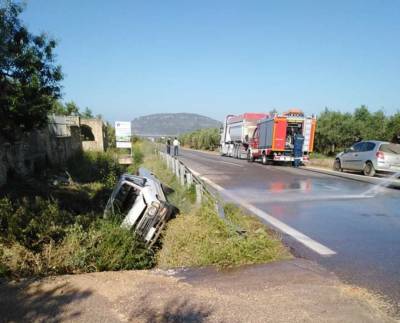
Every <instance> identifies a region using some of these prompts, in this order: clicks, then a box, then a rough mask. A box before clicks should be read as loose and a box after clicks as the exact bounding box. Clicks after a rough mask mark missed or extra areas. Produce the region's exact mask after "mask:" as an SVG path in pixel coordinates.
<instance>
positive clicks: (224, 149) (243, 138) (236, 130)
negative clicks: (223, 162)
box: [220, 113, 268, 158]
mask: <svg viewBox="0 0 400 323" xmlns="http://www.w3.org/2000/svg"><path fill="white" fill-rule="evenodd" d="M267 116H268V114H267V113H244V114H241V115H238V116H235V115H228V116H227V117H226V118H225V121H224V123H223V125H222V129H221V142H220V153H221V155H222V156H229V157H234V158H246V157H247V150H248V147H249V140H250V138H251V137H252V135H253V133H254V130H255V129H256V127H257V122H258V121H259V120H262V119H264V118H266V117H267Z"/></svg>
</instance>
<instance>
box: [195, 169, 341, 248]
mask: <svg viewBox="0 0 400 323" xmlns="http://www.w3.org/2000/svg"><path fill="white" fill-rule="evenodd" d="M189 170H190V171H191V172H192V173H193V174H194V175H196V176H198V177H199V178H201V179H202V180H203V181H204V182H206V183H208V184H209V185H210V186H212V187H214V188H215V189H216V190H217V191H219V192H220V193H221V194H223V195H225V196H227V197H229V198H230V199H232V200H235V201H237V202H238V203H239V204H240V205H242V206H243V207H245V208H246V209H248V210H249V211H250V212H252V213H254V214H256V215H257V216H259V217H260V218H262V219H264V220H265V221H266V222H268V223H269V224H271V225H272V226H274V227H275V228H277V229H278V230H280V231H282V232H283V233H285V234H287V235H289V236H291V237H292V238H294V239H296V240H297V241H298V242H300V243H301V244H303V245H305V246H306V247H308V248H309V249H311V250H313V251H314V252H316V253H318V254H320V255H321V256H332V255H335V254H336V252H335V251H333V250H332V249H329V248H328V247H326V246H324V245H322V244H321V243H319V242H317V241H315V240H313V239H311V238H310V237H308V236H306V235H305V234H303V233H301V232H300V231H297V230H296V229H294V228H292V227H291V226H289V225H287V224H285V223H283V222H282V221H280V220H278V219H277V218H275V217H273V216H272V215H270V214H268V213H266V212H264V211H262V210H260V209H259V208H257V207H255V206H254V205H252V204H250V203H248V202H246V201H245V200H243V199H241V198H240V197H238V196H237V195H235V194H232V193H230V192H229V191H227V190H226V189H224V188H223V187H222V186H220V185H218V184H216V183H214V182H213V181H211V180H210V179H208V178H207V177H204V176H201V175H200V174H199V173H197V172H196V171H194V170H193V169H189Z"/></svg>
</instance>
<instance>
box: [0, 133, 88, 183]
mask: <svg viewBox="0 0 400 323" xmlns="http://www.w3.org/2000/svg"><path fill="white" fill-rule="evenodd" d="M70 131H71V134H70V136H64V137H57V136H56V135H55V133H54V131H53V130H52V129H51V127H48V128H47V129H43V130H40V131H32V132H30V133H25V134H23V135H21V138H20V140H19V141H17V142H13V143H10V142H7V141H6V140H5V139H4V138H1V137H0V186H2V185H4V184H5V183H6V182H7V179H8V178H9V176H12V175H16V176H29V175H32V174H34V173H36V172H37V173H38V172H41V171H43V170H44V169H46V168H47V167H49V166H63V165H65V163H66V162H67V160H68V159H69V158H70V157H72V156H73V155H74V154H76V153H78V152H79V151H81V150H82V143H81V138H80V129H79V127H76V126H72V127H70Z"/></svg>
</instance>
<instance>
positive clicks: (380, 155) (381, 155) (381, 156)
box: [376, 151, 385, 159]
mask: <svg viewBox="0 0 400 323" xmlns="http://www.w3.org/2000/svg"><path fill="white" fill-rule="evenodd" d="M376 158H378V159H385V154H384V153H383V151H378V152H376Z"/></svg>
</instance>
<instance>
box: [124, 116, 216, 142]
mask: <svg viewBox="0 0 400 323" xmlns="http://www.w3.org/2000/svg"><path fill="white" fill-rule="evenodd" d="M220 125H221V123H220V122H219V121H217V120H214V119H211V118H209V117H205V116H202V115H199V114H194V113H158V114H150V115H147V116H143V117H139V118H136V119H134V120H132V130H133V133H134V134H138V135H144V136H150V135H155V136H157V135H158V136H160V135H168V136H175V135H180V134H182V133H186V132H192V131H195V130H198V129H202V128H216V127H218V128H219V127H220Z"/></svg>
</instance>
